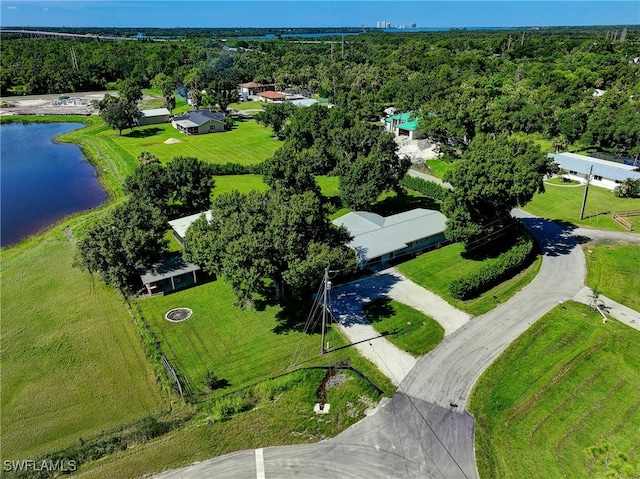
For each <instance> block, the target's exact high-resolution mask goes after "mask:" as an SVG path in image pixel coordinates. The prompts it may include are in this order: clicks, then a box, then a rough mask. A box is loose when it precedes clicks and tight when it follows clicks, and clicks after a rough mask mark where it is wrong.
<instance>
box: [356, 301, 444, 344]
mask: <svg viewBox="0 0 640 479" xmlns="http://www.w3.org/2000/svg"><path fill="white" fill-rule="evenodd" d="M365 315H366V317H367V319H368V320H369V321H371V325H372V326H373V328H374V329H375V330H376V331H377V332H378V333H380V334H382V335H384V336H386V339H387V340H388V341H390V342H392V343H393V344H395V345H396V346H398V347H399V348H400V349H402V350H404V351H407V352H408V353H410V354H413V355H414V356H421V355H423V354H427V353H428V352H429V351H431V350H432V349H433V348H435V347H436V346H437V345H438V344H440V341H442V338H443V337H444V328H443V327H442V326H440V324H439V323H438V322H437V321H435V320H433V319H431V318H429V317H427V316H425V315H424V314H422V313H421V312H420V311H416V310H415V309H413V308H411V307H409V306H407V305H405V304H402V303H399V302H397V301H394V300H391V299H388V298H380V299H376V300H375V301H372V302H371V303H368V304H367V305H366V306H365Z"/></svg>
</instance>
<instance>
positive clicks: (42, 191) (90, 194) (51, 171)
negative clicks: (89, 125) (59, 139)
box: [0, 123, 107, 246]
mask: <svg viewBox="0 0 640 479" xmlns="http://www.w3.org/2000/svg"><path fill="white" fill-rule="evenodd" d="M80 127H82V124H81V123H30V124H23V123H7V124H3V125H1V126H0V188H1V189H0V223H1V224H0V246H8V245H10V244H13V243H16V242H18V241H20V240H21V239H24V238H26V237H27V236H29V235H32V234H34V233H37V232H38V231H41V230H42V229H44V228H46V227H47V226H50V225H52V224H54V223H56V222H57V221H59V220H60V219H62V218H64V217H65V216H67V215H69V214H72V213H76V212H78V211H83V210H86V209H89V208H93V207H96V206H98V205H100V204H101V203H102V202H104V201H105V200H106V199H107V194H106V193H105V191H104V190H103V189H102V186H100V183H99V182H98V179H97V178H96V170H95V168H94V167H93V166H92V165H91V164H89V163H88V162H87V160H86V158H85V157H84V155H83V154H82V152H81V151H80V148H79V147H78V146H77V145H70V144H64V143H54V142H53V141H52V139H53V138H54V137H56V136H58V135H61V134H63V133H66V132H68V131H72V130H75V129H78V128H80Z"/></svg>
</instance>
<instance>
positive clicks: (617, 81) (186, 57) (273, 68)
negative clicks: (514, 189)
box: [0, 27, 640, 154]
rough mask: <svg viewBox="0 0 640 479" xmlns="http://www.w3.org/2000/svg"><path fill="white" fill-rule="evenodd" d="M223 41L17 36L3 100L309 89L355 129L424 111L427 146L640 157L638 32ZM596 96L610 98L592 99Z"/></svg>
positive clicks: (5, 56)
mask: <svg viewBox="0 0 640 479" xmlns="http://www.w3.org/2000/svg"><path fill="white" fill-rule="evenodd" d="M165 33H166V32H165ZM200 33H202V32H200ZM220 40H221V38H220V37H219V36H218V35H216V34H214V33H211V35H210V36H209V37H207V36H206V35H204V36H202V35H200V34H197V35H196V34H194V35H193V36H192V37H191V38H188V39H187V38H183V39H182V41H168V42H139V41H138V42H136V41H123V42H96V41H89V40H76V41H72V40H53V39H47V40H45V39H42V40H36V41H34V40H28V39H24V38H10V37H9V38H7V39H6V40H5V39H3V42H2V57H1V63H2V65H1V66H2V69H1V73H0V75H1V76H0V80H1V81H0V86H1V89H2V94H3V95H5V94H6V93H7V92H8V91H9V90H12V91H13V90H17V91H19V92H24V93H45V92H47V93H61V92H64V91H81V90H90V89H100V88H104V87H105V86H106V85H107V83H108V82H112V81H116V80H118V79H125V78H126V79H134V80H135V81H136V82H138V83H139V84H140V85H142V86H149V85H150V84H151V82H152V80H153V79H154V78H155V77H156V75H158V74H160V73H162V74H164V75H167V76H168V77H170V78H171V79H173V81H174V82H175V84H176V85H177V86H181V87H183V88H185V89H186V91H194V92H201V91H202V89H203V88H204V89H207V90H208V93H207V95H206V96H208V97H210V99H209V102H210V103H212V104H219V105H220V106H221V109H224V108H225V107H226V105H228V101H229V98H228V92H229V91H231V89H230V88H228V85H237V84H238V83H240V82H243V81H252V80H253V81H262V82H272V83H275V84H276V88H277V89H284V88H305V89H307V90H309V91H312V92H314V93H317V94H319V95H320V96H323V97H329V98H330V99H331V101H332V102H333V103H334V104H336V105H338V106H339V107H341V108H343V109H345V110H346V111H348V112H349V113H350V114H352V115H354V116H355V117H356V118H358V119H365V120H371V119H377V118H379V117H380V116H381V115H382V110H383V108H385V107H387V106H390V105H393V106H395V107H397V108H398V109H400V110H413V111H416V112H418V111H420V112H422V115H421V117H422V119H423V127H424V128H425V129H426V131H427V132H428V133H429V134H430V135H431V136H433V137H435V138H437V139H443V140H446V141H449V142H450V143H453V144H456V145H458V147H459V148H463V149H464V148H466V147H467V146H468V145H469V143H470V142H471V140H472V139H473V137H475V136H476V135H477V134H484V133H498V132H500V133H506V134H510V133H514V132H522V133H538V134H541V135H543V136H544V137H546V138H548V139H553V140H554V141H558V142H560V143H562V142H565V143H573V142H575V141H577V140H581V141H583V142H584V143H585V144H587V145H593V146H596V147H599V148H604V149H607V150H610V151H616V152H618V151H619V152H623V153H627V154H638V153H640V146H639V144H640V142H638V137H639V136H640V133H639V130H640V127H638V126H637V125H639V124H640V121H638V116H639V115H640V113H639V108H640V107H639V104H638V102H639V101H640V86H639V85H640V73H639V68H640V64H639V63H634V62H633V59H634V58H637V57H638V42H639V41H640V29H638V28H636V27H629V28H628V32H627V35H626V37H625V39H624V40H625V41H621V39H620V37H619V36H614V34H613V30H611V29H610V30H607V29H604V28H575V29H543V30H537V31H525V32H523V31H488V32H486V31H483V32H478V31H452V32H422V33H402V34H390V33H385V32H380V31H374V32H370V33H367V34H361V35H357V36H348V37H345V39H344V42H343V41H341V40H340V39H339V38H334V39H333V41H334V43H326V42H296V41H295V40H287V39H277V40H259V39H251V38H244V39H243V38H238V39H229V41H228V42H222V41H220ZM223 47H232V49H231V50H229V48H226V49H225V48H223ZM234 49H235V50H234ZM71 50H73V51H74V52H75V56H76V58H77V61H78V68H75V67H74V65H73V62H72V61H71ZM194 80H195V81H194ZM221 82H222V83H221ZM222 85H224V86H223V87H222ZM195 87H198V88H195ZM200 87H201V88H200ZM595 89H599V90H605V91H606V93H605V94H603V95H602V96H595V97H594V96H593V94H594V92H595ZM197 95H198V93H196V96H197ZM196 101H197V102H200V101H203V99H200V98H196Z"/></svg>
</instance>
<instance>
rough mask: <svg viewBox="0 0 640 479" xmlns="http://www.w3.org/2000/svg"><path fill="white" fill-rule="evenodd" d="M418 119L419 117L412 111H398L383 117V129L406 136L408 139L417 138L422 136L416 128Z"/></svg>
mask: <svg viewBox="0 0 640 479" xmlns="http://www.w3.org/2000/svg"><path fill="white" fill-rule="evenodd" d="M419 121H420V117H418V116H416V115H415V113H414V112H412V111H409V112H405V113H399V114H397V115H393V116H389V117H387V118H385V120H384V122H385V130H386V131H389V132H391V133H393V134H395V135H396V136H406V137H408V138H409V139H410V140H417V139H418V138H421V136H422V135H421V132H420V129H419V128H418V123H419Z"/></svg>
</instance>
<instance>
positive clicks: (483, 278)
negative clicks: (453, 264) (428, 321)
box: [449, 233, 537, 300]
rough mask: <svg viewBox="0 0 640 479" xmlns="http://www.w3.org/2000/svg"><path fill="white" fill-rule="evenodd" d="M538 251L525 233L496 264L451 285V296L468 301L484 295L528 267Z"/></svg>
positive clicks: (489, 265)
mask: <svg viewBox="0 0 640 479" xmlns="http://www.w3.org/2000/svg"><path fill="white" fill-rule="evenodd" d="M536 251H537V250H536V247H535V243H534V241H533V239H532V238H531V236H529V234H528V233H525V234H524V235H523V236H521V237H520V238H519V239H518V241H517V242H516V244H515V245H514V246H513V247H512V248H511V249H509V250H508V251H506V252H504V253H502V254H501V255H500V256H499V257H498V259H497V261H496V262H495V263H491V264H488V265H486V266H483V267H482V268H481V269H480V270H479V271H478V272H477V273H475V274H472V275H469V276H464V277H462V278H458V279H456V280H453V281H452V282H451V284H449V291H450V292H451V296H453V297H454V298H456V299H461V300H466V299H470V298H474V297H476V296H478V295H479V294H481V293H484V292H485V291H487V290H489V289H491V288H493V287H494V286H496V285H497V284H499V283H501V282H502V281H503V280H505V279H507V278H509V277H510V276H512V275H513V274H515V273H516V272H518V271H520V270H521V269H522V268H524V267H525V266H526V265H528V264H529V263H530V261H531V260H532V259H533V258H534V257H535V255H536Z"/></svg>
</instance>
